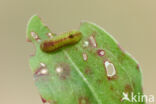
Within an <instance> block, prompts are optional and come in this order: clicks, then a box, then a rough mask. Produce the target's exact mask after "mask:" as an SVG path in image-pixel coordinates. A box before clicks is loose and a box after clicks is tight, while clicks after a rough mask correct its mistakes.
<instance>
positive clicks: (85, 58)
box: [83, 53, 88, 61]
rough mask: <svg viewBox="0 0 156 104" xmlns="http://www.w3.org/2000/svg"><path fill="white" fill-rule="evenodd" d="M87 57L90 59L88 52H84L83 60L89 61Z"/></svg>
mask: <svg viewBox="0 0 156 104" xmlns="http://www.w3.org/2000/svg"><path fill="white" fill-rule="evenodd" d="M87 59H88V56H87V54H86V53H83V60H85V61H87Z"/></svg>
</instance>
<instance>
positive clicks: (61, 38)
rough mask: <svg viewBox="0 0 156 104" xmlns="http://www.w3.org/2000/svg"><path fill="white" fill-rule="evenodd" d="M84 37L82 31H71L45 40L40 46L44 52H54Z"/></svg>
mask: <svg viewBox="0 0 156 104" xmlns="http://www.w3.org/2000/svg"><path fill="white" fill-rule="evenodd" d="M81 37H82V34H81V32H80V31H76V30H74V31H70V32H66V33H63V34H61V35H58V36H55V37H53V38H52V39H48V40H44V41H43V42H41V44H40V48H41V49H42V50H43V51H44V52H52V51H55V50H57V49H59V48H61V47H63V46H66V45H70V44H74V43H77V42H78V41H79V40H80V39H81Z"/></svg>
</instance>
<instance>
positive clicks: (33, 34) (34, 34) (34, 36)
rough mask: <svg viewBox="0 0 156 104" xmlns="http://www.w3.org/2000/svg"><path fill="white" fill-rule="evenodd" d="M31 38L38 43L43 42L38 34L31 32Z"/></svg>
mask: <svg viewBox="0 0 156 104" xmlns="http://www.w3.org/2000/svg"><path fill="white" fill-rule="evenodd" d="M31 36H32V37H33V38H34V39H35V40H37V41H38V42H40V41H41V40H40V38H39V37H38V35H37V33H35V32H31Z"/></svg>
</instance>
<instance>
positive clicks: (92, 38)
mask: <svg viewBox="0 0 156 104" xmlns="http://www.w3.org/2000/svg"><path fill="white" fill-rule="evenodd" d="M90 42H91V45H92V46H93V47H94V48H96V47H97V45H96V41H95V38H94V36H90Z"/></svg>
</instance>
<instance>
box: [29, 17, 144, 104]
mask: <svg viewBox="0 0 156 104" xmlns="http://www.w3.org/2000/svg"><path fill="white" fill-rule="evenodd" d="M80 32H81V33H82V35H83V36H82V39H81V40H80V41H79V42H78V43H76V44H73V45H69V46H64V47H62V48H59V49H58V50H57V51H54V52H51V53H46V52H43V51H42V50H41V49H40V43H41V42H42V41H44V40H46V39H49V38H52V37H53V36H57V35H55V34H53V33H51V31H50V30H49V29H48V28H47V27H46V26H45V25H44V24H43V23H42V22H41V20H40V18H39V17H38V16H33V17H32V18H31V19H30V22H29V24H28V27H27V38H28V40H30V41H32V42H33V44H34V45H35V47H36V53H35V55H34V56H32V57H31V58H30V67H31V69H32V72H33V77H34V80H35V84H36V86H37V88H38V90H39V93H40V95H41V97H42V100H43V102H44V103H49V104H132V102H130V101H126V100H122V98H123V92H124V93H127V94H128V95H129V99H130V100H131V96H130V95H131V94H132V93H133V94H134V95H138V93H139V94H140V95H142V94H143V93H142V79H141V78H142V77H141V71H140V68H139V66H138V64H137V63H136V61H135V60H134V59H132V58H131V57H130V55H129V54H127V53H126V52H125V51H123V50H122V49H121V47H120V46H119V44H118V43H117V42H116V41H115V40H114V39H113V38H112V37H111V36H110V35H109V33H107V32H105V31H104V30H103V29H102V28H100V27H99V26H97V25H95V24H93V23H90V22H84V23H82V24H81V26H80ZM138 98H139V96H137V97H136V99H138ZM135 103H136V104H144V102H135Z"/></svg>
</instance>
